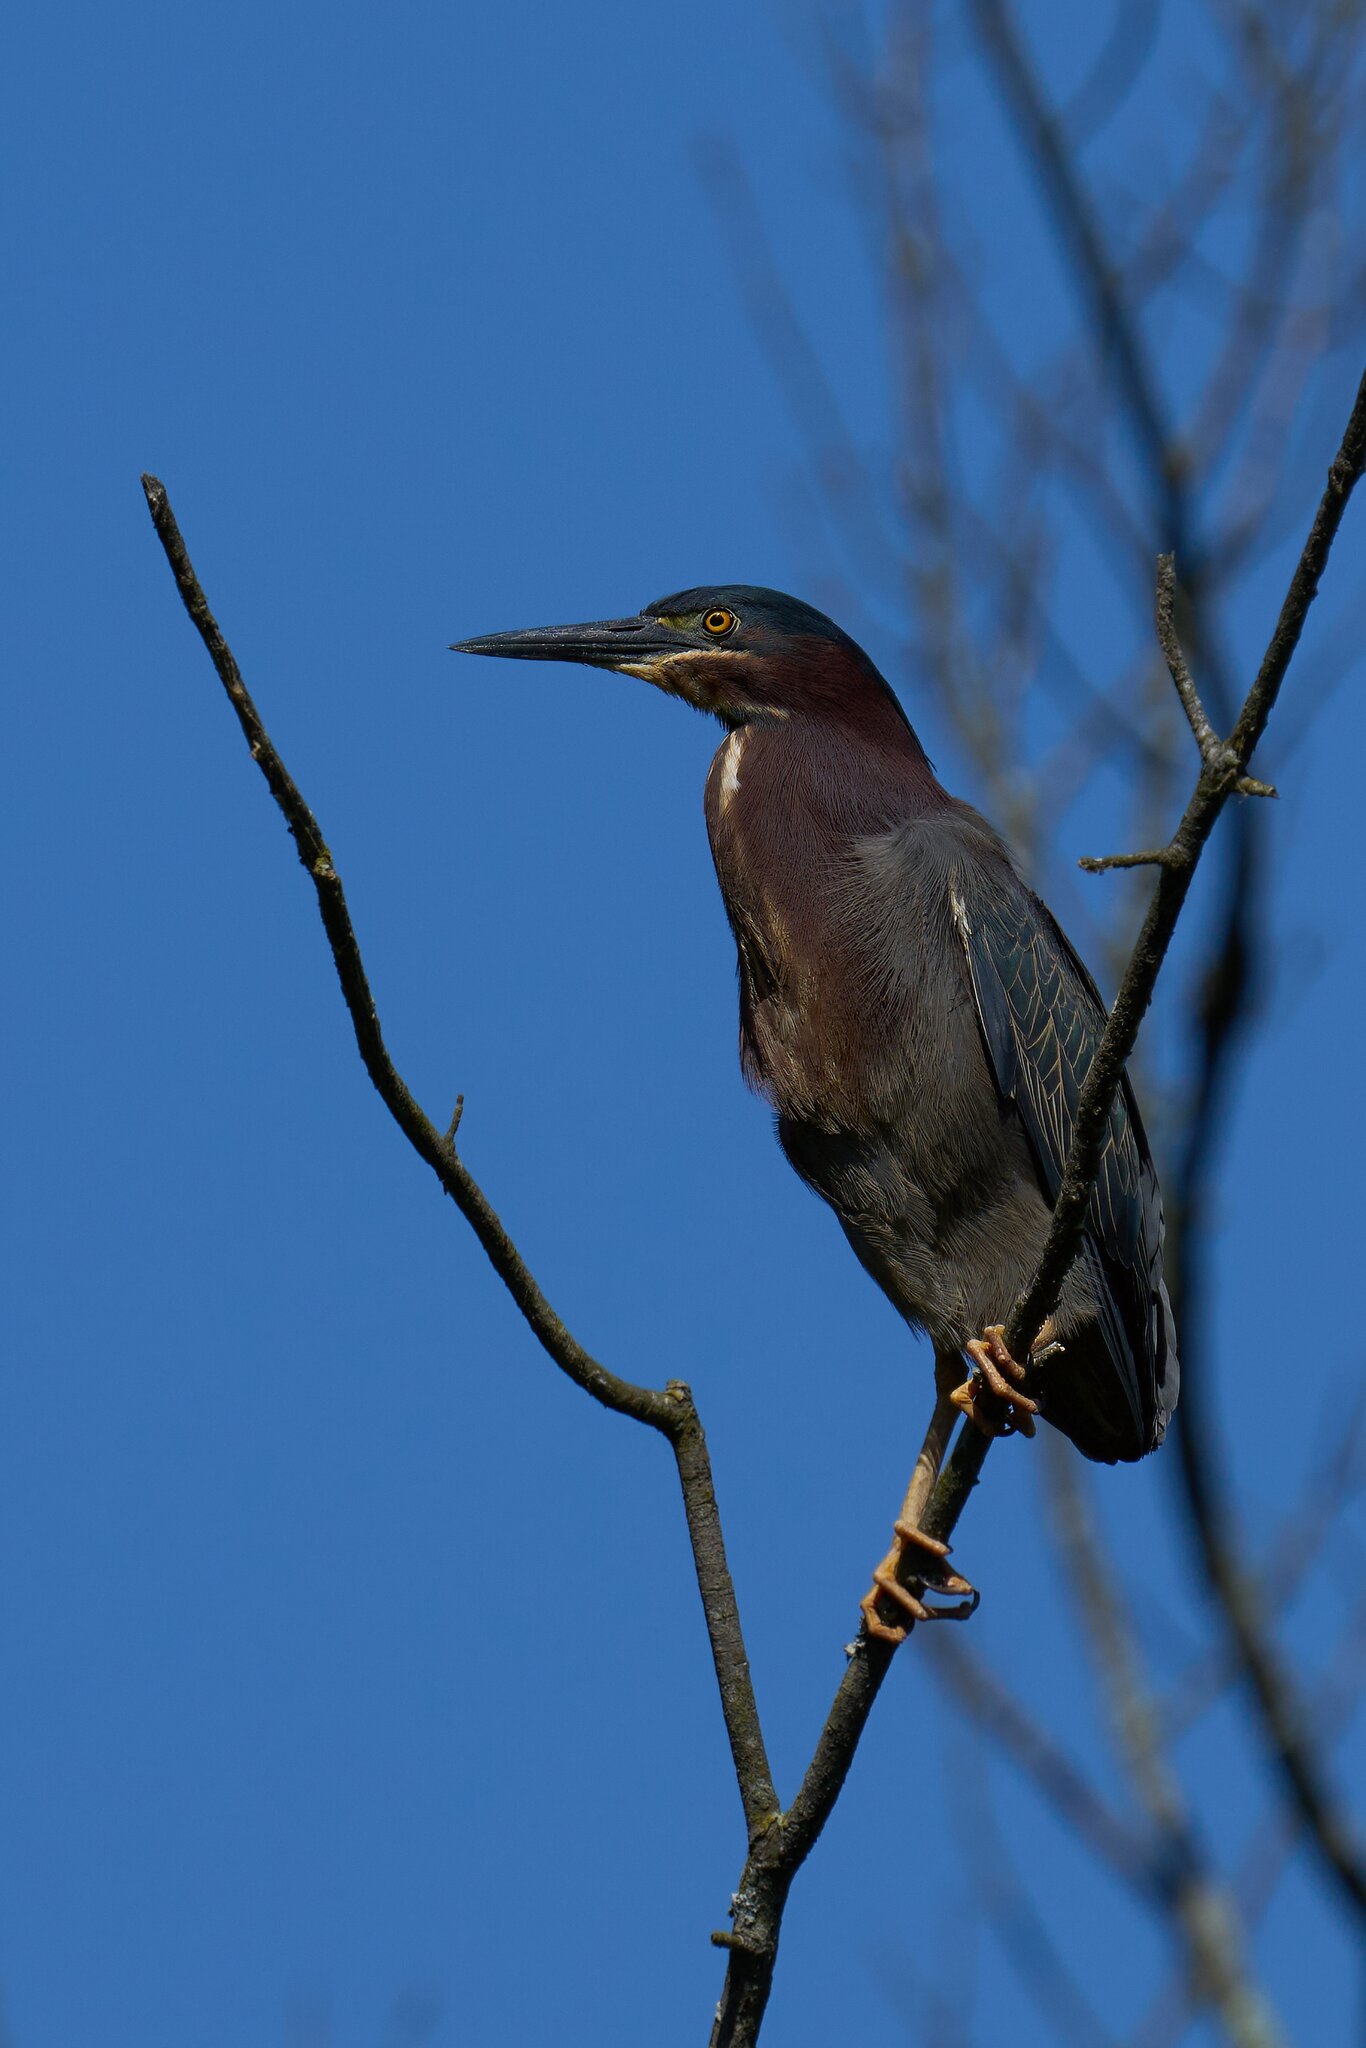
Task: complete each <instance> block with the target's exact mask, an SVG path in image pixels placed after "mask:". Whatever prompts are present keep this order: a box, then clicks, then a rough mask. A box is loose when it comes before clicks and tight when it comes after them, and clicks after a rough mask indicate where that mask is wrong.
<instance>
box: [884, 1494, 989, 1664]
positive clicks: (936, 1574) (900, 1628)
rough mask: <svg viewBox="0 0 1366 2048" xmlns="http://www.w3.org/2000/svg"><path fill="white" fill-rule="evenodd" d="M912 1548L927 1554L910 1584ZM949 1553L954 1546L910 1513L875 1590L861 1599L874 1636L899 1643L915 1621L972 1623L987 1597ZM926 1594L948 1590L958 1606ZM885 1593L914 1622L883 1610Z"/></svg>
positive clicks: (896, 1531)
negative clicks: (904, 1577)
mask: <svg viewBox="0 0 1366 2048" xmlns="http://www.w3.org/2000/svg"><path fill="white" fill-rule="evenodd" d="M908 1548H910V1549H913V1550H918V1551H920V1552H921V1553H923V1555H922V1556H921V1557H919V1558H917V1559H916V1560H915V1569H914V1570H913V1571H912V1572H910V1573H908V1574H907V1576H908V1577H909V1579H910V1584H909V1585H907V1584H905V1583H903V1581H902V1578H901V1573H902V1571H903V1569H904V1568H905V1565H906V1551H907V1549H908ZM948 1554H949V1546H948V1544H947V1543H941V1542H940V1541H939V1539H938V1537H936V1536H927V1535H926V1533H925V1531H924V1530H923V1529H919V1528H917V1527H916V1526H915V1524H914V1523H913V1522H908V1521H907V1520H906V1519H905V1518H904V1516H903V1517H902V1518H901V1519H899V1520H898V1521H897V1523H896V1525H895V1528H894V1530H893V1535H892V1547H891V1549H890V1550H889V1551H888V1553H887V1555H886V1557H884V1558H883V1560H882V1563H881V1564H880V1565H879V1566H878V1568H877V1570H876V1571H875V1572H874V1573H873V1583H872V1586H871V1588H870V1590H869V1591H868V1592H867V1593H865V1594H864V1596H863V1598H862V1600H860V1602H859V1608H860V1611H861V1612H862V1615H863V1623H864V1627H865V1628H866V1630H867V1632H868V1634H869V1635H870V1636H876V1637H877V1638H878V1640H879V1641H880V1642H884V1643H891V1644H893V1645H896V1644H898V1643H904V1642H905V1640H906V1637H907V1635H908V1634H909V1631H910V1622H915V1621H966V1619H967V1617H968V1616H969V1615H970V1614H973V1613H975V1612H976V1609H977V1603H978V1601H979V1600H980V1598H981V1595H980V1594H979V1593H978V1591H977V1588H976V1587H975V1586H974V1585H973V1584H972V1583H971V1582H970V1581H969V1580H968V1579H965V1578H964V1577H963V1575H962V1573H961V1572H956V1571H953V1570H952V1569H951V1568H950V1567H949V1566H948V1565H946V1564H945V1563H944V1559H945V1558H946V1557H947V1556H948ZM912 1586H914V1587H915V1588H916V1591H915V1592H912V1591H911V1587H912ZM921 1593H940V1594H947V1595H949V1596H951V1597H953V1598H954V1599H955V1602H956V1604H955V1605H954V1606H952V1607H935V1606H931V1605H929V1604H928V1603H927V1602H926V1601H924V1600H922V1599H921V1598H920V1597H919V1595H920V1594H921ZM884 1597H885V1598H886V1599H887V1600H890V1601H893V1602H894V1603H895V1605H896V1606H897V1607H899V1608H900V1609H901V1612H902V1614H904V1615H906V1616H907V1617H908V1620H907V1621H904V1622H903V1621H900V1620H896V1621H888V1620H886V1619H884V1617H883V1615H882V1614H881V1613H880V1612H879V1603H880V1602H881V1601H882V1600H883V1599H884Z"/></svg>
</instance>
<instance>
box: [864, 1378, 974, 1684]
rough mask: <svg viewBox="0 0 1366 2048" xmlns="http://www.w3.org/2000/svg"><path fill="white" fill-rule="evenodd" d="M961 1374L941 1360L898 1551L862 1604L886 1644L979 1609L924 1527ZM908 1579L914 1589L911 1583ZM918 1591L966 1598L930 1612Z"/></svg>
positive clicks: (895, 1545) (896, 1537)
mask: <svg viewBox="0 0 1366 2048" xmlns="http://www.w3.org/2000/svg"><path fill="white" fill-rule="evenodd" d="M959 1370H960V1368H959V1366H958V1363H957V1361H956V1360H955V1359H952V1358H947V1359H945V1358H936V1359H935V1385H936V1389H937V1394H936V1399H935V1404H934V1414H933V1415H932V1416H931V1417H930V1426H929V1428H928V1429H927V1430H926V1432H925V1441H924V1443H923V1444H922V1445H921V1447H920V1455H919V1457H918V1458H917V1459H916V1461H915V1467H914V1469H913V1471H912V1473H911V1483H910V1485H909V1486H908V1487H907V1488H906V1498H905V1500H904V1501H903V1502H902V1503H901V1513H900V1514H899V1515H898V1516H897V1518H896V1521H895V1523H894V1524H893V1530H892V1547H891V1549H890V1550H889V1551H888V1552H887V1555H886V1556H885V1557H884V1558H883V1560H882V1563H881V1564H880V1565H879V1566H878V1568H877V1570H876V1571H875V1572H874V1573H873V1583H872V1586H871V1588H870V1589H869V1591H868V1592H867V1593H866V1594H865V1595H864V1597H863V1599H862V1600H861V1601H860V1602H859V1606H860V1608H861V1609H862V1612H863V1623H864V1627H865V1628H866V1629H867V1631H868V1634H869V1635H870V1636H877V1637H878V1638H879V1639H880V1640H881V1641H882V1642H884V1643H891V1644H893V1645H896V1644H897V1643H904V1642H905V1640H906V1637H907V1634H908V1632H909V1629H910V1624H911V1622H913V1621H963V1620H966V1618H967V1616H968V1615H969V1614H971V1613H972V1612H973V1610H974V1608H975V1607H976V1605H977V1597H978V1596H977V1590H976V1588H975V1587H974V1586H972V1585H970V1584H969V1582H968V1580H966V1579H965V1578H963V1577H961V1576H960V1574H959V1573H958V1572H956V1571H954V1570H953V1569H952V1568H951V1567H950V1566H949V1565H948V1564H946V1563H945V1559H946V1558H947V1557H948V1554H949V1546H948V1544H947V1543H940V1542H939V1541H938V1539H937V1538H936V1537H934V1536H927V1535H926V1534H925V1532H924V1530H923V1529H922V1528H921V1527H920V1517H921V1515H922V1513H923V1512H924V1508H925V1503H926V1501H927V1500H928V1499H929V1497H930V1494H931V1492H932V1491H933V1489H934V1482H935V1480H936V1479H937V1478H938V1477H939V1467H940V1466H941V1464H942V1463H943V1462H944V1453H945V1451H946V1450H947V1449H948V1443H949V1438H950V1437H951V1436H952V1435H953V1431H954V1425H955V1424H956V1422H957V1421H958V1409H957V1406H956V1405H955V1402H954V1398H953V1382H954V1380H956V1379H957V1377H958V1373H959ZM907 1579H909V1580H910V1582H911V1584H910V1585H908V1584H906V1583H905V1581H906V1580H907ZM912 1585H914V1586H915V1587H917V1588H918V1589H919V1592H921V1593H923V1592H934V1593H953V1594H960V1595H962V1596H964V1597H963V1598H961V1599H960V1600H959V1603H958V1605H957V1606H956V1607H927V1606H926V1605H925V1602H924V1601H923V1600H922V1599H920V1598H919V1597H918V1593H916V1592H912V1590H911V1586H912ZM885 1603H890V1604H891V1606H893V1607H894V1608H895V1609H896V1610H897V1618H896V1619H894V1620H891V1621H888V1620H886V1619H885V1618H884V1616H883V1614H882V1613H881V1612H880V1609H881V1607H882V1606H883V1605H884V1604H885Z"/></svg>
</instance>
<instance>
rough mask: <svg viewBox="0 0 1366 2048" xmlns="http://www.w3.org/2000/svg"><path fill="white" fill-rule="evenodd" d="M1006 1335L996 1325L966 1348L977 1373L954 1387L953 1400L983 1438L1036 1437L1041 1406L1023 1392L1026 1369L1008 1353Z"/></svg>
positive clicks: (1002, 1329) (1003, 1328) (1002, 1328)
mask: <svg viewBox="0 0 1366 2048" xmlns="http://www.w3.org/2000/svg"><path fill="white" fill-rule="evenodd" d="M1005 1335H1006V1333H1005V1325H1004V1324H1003V1323H992V1324H991V1325H990V1327H989V1328H988V1329H987V1330H986V1332H985V1333H984V1335H982V1336H980V1337H974V1338H973V1339H972V1340H971V1342H970V1343H968V1344H965V1345H964V1347H963V1349H964V1350H965V1351H966V1352H968V1354H969V1355H970V1357H971V1358H972V1359H973V1361H974V1363H975V1365H976V1368H977V1370H976V1371H975V1372H974V1373H972V1374H971V1376H970V1377H969V1378H968V1379H965V1380H964V1382H963V1384H962V1386H961V1387H955V1388H954V1390H953V1392H952V1393H951V1394H950V1396H949V1399H950V1400H951V1401H952V1402H953V1403H954V1406H955V1407H958V1408H961V1409H962V1411H963V1413H964V1414H965V1415H966V1416H967V1418H968V1420H969V1421H970V1422H974V1423H976V1425H977V1427H978V1429H980V1430H981V1432H982V1434H983V1436H1014V1435H1015V1434H1016V1433H1017V1432H1018V1433H1019V1435H1021V1436H1033V1434H1034V1417H1035V1416H1036V1415H1037V1414H1038V1412H1039V1404H1038V1402H1037V1401H1031V1400H1030V1398H1029V1396H1028V1394H1022V1393H1021V1392H1020V1382H1021V1380H1022V1379H1023V1378H1024V1376H1025V1369H1024V1367H1023V1366H1022V1365H1019V1364H1017V1363H1016V1361H1015V1360H1014V1359H1013V1358H1012V1357H1011V1355H1010V1353H1009V1352H1008V1351H1007V1350H1006V1345H1005ZM1012 1382H1013V1384H1012Z"/></svg>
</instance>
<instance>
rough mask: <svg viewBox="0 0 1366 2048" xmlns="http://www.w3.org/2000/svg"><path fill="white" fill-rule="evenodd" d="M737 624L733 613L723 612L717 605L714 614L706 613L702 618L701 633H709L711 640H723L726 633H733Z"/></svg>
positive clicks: (737, 621)
mask: <svg viewBox="0 0 1366 2048" xmlns="http://www.w3.org/2000/svg"><path fill="white" fill-rule="evenodd" d="M739 623H740V621H739V620H738V619H737V618H736V616H735V614H734V612H728V611H725V610H723V609H722V607H721V606H720V605H718V606H717V608H716V610H715V611H714V612H708V613H707V614H706V616H705V617H704V618H703V620H702V631H703V632H704V633H710V634H711V636H712V638H713V640H723V639H724V638H725V636H726V634H727V633H733V632H734V631H735V628H736V627H737V626H738V625H739Z"/></svg>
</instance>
